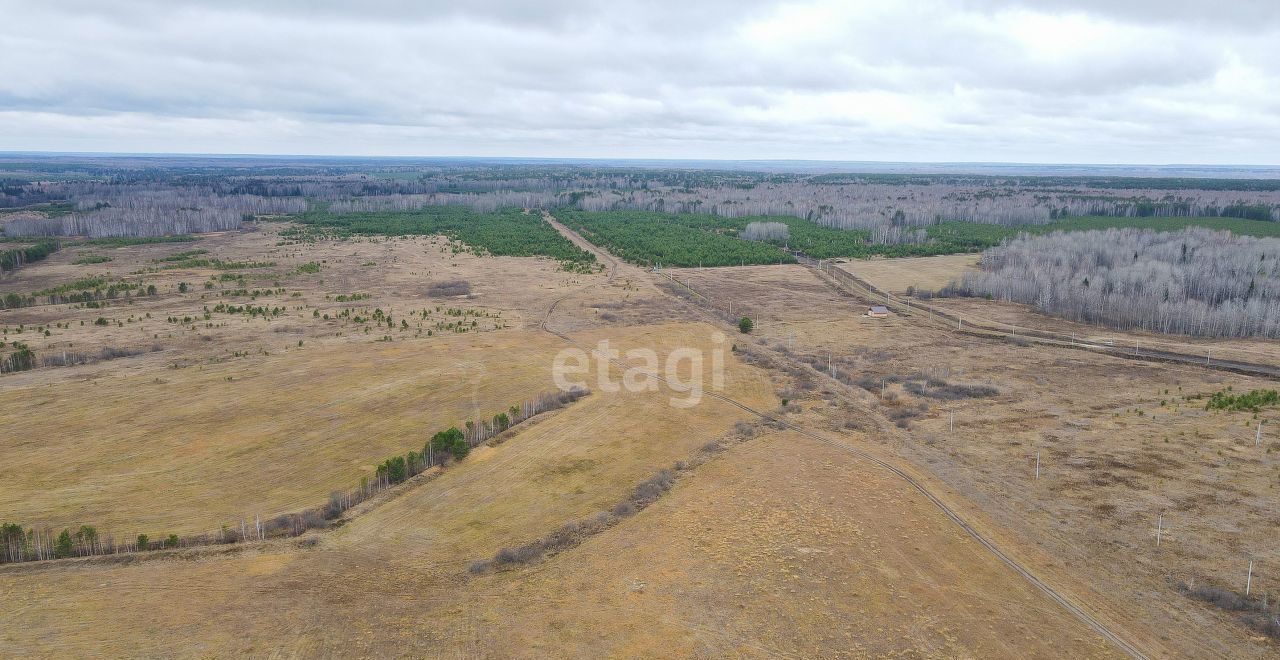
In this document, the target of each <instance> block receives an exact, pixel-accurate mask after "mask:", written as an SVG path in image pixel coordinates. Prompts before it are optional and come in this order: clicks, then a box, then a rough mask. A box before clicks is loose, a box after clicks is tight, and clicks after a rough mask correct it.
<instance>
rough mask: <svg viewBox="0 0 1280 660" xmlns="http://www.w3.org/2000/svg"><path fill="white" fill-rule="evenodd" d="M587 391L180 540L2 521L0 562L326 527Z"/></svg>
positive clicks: (474, 427)
mask: <svg viewBox="0 0 1280 660" xmlns="http://www.w3.org/2000/svg"><path fill="white" fill-rule="evenodd" d="M589 393H590V392H589V391H588V390H586V389H580V388H575V389H572V390H568V391H555V392H548V393H544V394H541V395H539V396H537V397H535V398H534V399H531V400H529V401H525V402H524V403H522V404H520V405H516V406H511V408H510V409H508V410H507V411H505V412H502V413H498V414H497V415H494V416H493V417H492V418H491V419H490V420H488V421H481V422H478V423H477V422H470V421H468V422H467V423H466V424H464V425H463V428H457V427H451V428H449V429H447V430H444V431H440V432H439V433H436V434H435V435H433V436H432V437H431V439H430V440H428V441H427V443H426V444H425V445H424V446H423V448H422V451H421V452H417V451H411V452H409V453H408V454H406V455H403V456H395V457H392V458H390V459H387V460H386V461H384V462H383V463H382V464H381V465H379V466H378V467H377V469H376V470H375V473H374V478H373V479H372V480H370V479H369V478H368V477H365V478H364V479H362V480H361V482H360V486H359V487H358V488H355V489H353V490H350V491H347V492H343V491H335V492H333V493H331V494H330V495H329V501H328V502H327V503H326V504H325V505H324V506H321V507H317V508H314V509H307V510H305V511H301V512H295V513H286V514H282V515H279V516H276V517H274V518H268V519H266V520H263V519H261V518H259V517H255V518H254V519H253V520H247V519H246V520H242V521H240V522H239V524H238V525H223V526H222V528H221V529H219V530H218V531H217V532H213V533H208V534H197V535H193V536H186V537H179V536H178V535H176V534H170V535H168V536H167V537H164V538H162V539H152V538H150V537H148V536H147V535H146V534H139V535H138V536H137V538H136V539H132V540H126V541H120V542H117V541H116V539H115V538H114V537H113V536H110V535H102V534H99V533H98V531H97V530H96V529H95V528H93V527H90V526H88V525H84V526H82V527H80V529H79V530H77V531H71V530H70V529H64V530H62V532H61V533H58V534H54V532H53V530H51V529H48V528H45V529H40V530H37V529H35V528H23V526H22V525H18V524H12V523H5V524H3V525H0V563H14V562H25V561H40V560H45V559H63V558H67V557H88V556H95V555H113V554H119V553H127V552H142V551H146V550H160V549H168V548H179V547H194V546H202V545H215V544H221V543H238V542H243V541H255V540H265V539H268V538H276V537H287V536H298V535H300V534H302V533H303V532H305V531H307V530H308V529H314V528H318V527H326V526H328V525H329V524H330V523H331V521H333V520H335V519H337V518H338V517H340V516H341V515H342V514H343V513H344V512H345V511H346V510H347V509H350V508H351V507H353V506H355V505H357V504H359V503H361V502H364V501H365V500H368V499H369V498H370V497H373V496H374V495H376V494H378V493H380V492H382V491H384V490H386V489H388V488H391V487H392V486H395V485H396V484H399V483H402V482H404V481H405V480H407V479H409V478H410V477H413V476H415V475H417V474H420V473H421V472H423V471H425V470H427V469H428V468H431V467H434V466H444V465H446V464H448V463H449V462H451V461H460V460H462V459H463V458H466V456H467V455H468V454H469V453H470V452H471V450H472V449H473V448H474V447H475V446H476V445H479V444H480V443H483V442H487V441H489V440H490V439H492V438H493V437H494V436H496V435H497V434H499V433H501V432H503V431H505V430H507V429H509V428H511V427H513V426H515V425H516V424H519V423H520V422H523V421H525V420H526V419H529V418H530V417H533V416H534V415H537V414H539V413H543V412H547V411H550V410H555V409H558V408H562V407H564V406H565V405H567V404H569V403H572V402H573V401H576V400H578V399H580V398H582V397H584V396H586V395H587V394H589Z"/></svg>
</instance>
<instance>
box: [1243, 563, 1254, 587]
mask: <svg viewBox="0 0 1280 660" xmlns="http://www.w3.org/2000/svg"><path fill="white" fill-rule="evenodd" d="M1252 589H1253V560H1252V559H1250V560H1249V577H1247V578H1245V581H1244V595H1246V596H1248V595H1249V592H1250V591H1251V590H1252Z"/></svg>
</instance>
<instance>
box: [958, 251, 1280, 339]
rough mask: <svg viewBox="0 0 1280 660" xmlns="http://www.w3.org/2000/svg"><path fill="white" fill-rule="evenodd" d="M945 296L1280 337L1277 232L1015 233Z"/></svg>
mask: <svg viewBox="0 0 1280 660" xmlns="http://www.w3.org/2000/svg"><path fill="white" fill-rule="evenodd" d="M980 265H981V270H979V271H977V272H971V273H968V274H966V275H965V276H964V277H963V278H962V279H961V281H959V282H958V283H956V284H954V285H952V286H951V287H949V288H948V289H947V290H944V291H943V292H942V293H943V294H944V295H968V296H982V297H989V298H993V299H998V300H1004V301H1011V302H1019V303H1027V304H1030V305H1034V306H1035V307H1036V309H1039V310H1040V311H1043V312H1046V313H1048V314H1052V315H1055V316H1059V317H1062V318H1066V319H1069V320H1072V321H1078V322H1082V323H1093V324H1097V325H1102V326H1106V327H1109V328H1114V329H1130V328H1138V329H1142V330H1147V331H1150V332H1162V333H1172V334H1181V335H1189V336H1193V337H1266V338H1272V339H1274V338H1277V337H1280V239H1274V238H1253V237H1248V236H1237V235H1234V234H1231V233H1229V232H1214V231H1209V230H1206V229H1186V230H1183V231H1178V232H1165V233H1157V232H1153V231H1147V230H1138V229H1112V230H1108V231H1089V232H1075V233H1054V234H1048V235H1044V236H1022V237H1019V238H1017V239H1013V240H1010V241H1007V242H1006V243H1005V244H1003V245H1000V246H999V247H995V248H992V249H990V250H987V251H986V252H984V253H983V255H982V260H981V264H980Z"/></svg>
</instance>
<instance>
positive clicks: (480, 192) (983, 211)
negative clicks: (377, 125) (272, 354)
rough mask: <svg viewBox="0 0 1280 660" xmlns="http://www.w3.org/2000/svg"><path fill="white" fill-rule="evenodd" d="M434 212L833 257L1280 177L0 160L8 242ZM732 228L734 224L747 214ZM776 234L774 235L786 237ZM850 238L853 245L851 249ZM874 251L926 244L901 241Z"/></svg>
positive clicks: (1259, 198) (1194, 209) (1224, 210)
mask: <svg viewBox="0 0 1280 660" xmlns="http://www.w3.org/2000/svg"><path fill="white" fill-rule="evenodd" d="M433 207H465V208H469V209H471V210H472V211H477V212H494V211H498V210H500V209H509V208H539V209H556V210H573V211H590V212H612V213H623V212H626V213H651V214H661V215H663V216H664V217H672V216H685V215H692V216H702V217H716V218H724V219H728V220H734V219H746V220H748V221H760V222H785V223H786V224H788V225H789V231H790V234H791V240H792V246H791V247H796V245H797V243H798V244H799V245H801V246H803V245H805V241H806V239H805V237H804V236H803V235H802V234H804V233H805V232H806V231H807V232H808V233H809V234H811V235H813V234H814V230H811V229H809V228H811V227H817V228H831V229H839V230H853V231H855V232H857V233H856V234H855V236H857V237H858V238H857V239H856V241H855V242H854V243H849V242H847V241H845V240H844V239H841V240H836V241H834V242H835V243H842V244H845V247H840V248H831V249H827V251H826V254H828V256H866V255H867V254H879V253H884V254H897V253H902V254H938V253H945V252H954V251H957V250H977V249H982V248H984V247H989V246H990V245H994V244H996V243H998V242H999V241H1000V240H1001V239H1003V238H1006V237H1009V236H1012V235H1015V234H1016V233H1017V232H1016V231H999V230H997V231H995V232H991V233H988V234H986V235H984V233H983V232H982V231H981V230H980V229H972V228H970V227H969V225H981V226H984V227H997V228H1007V227H1019V228H1035V227H1041V226H1051V225H1056V224H1060V223H1064V222H1067V223H1070V222H1073V221H1076V220H1078V219H1080V218H1087V217H1093V218H1113V219H1119V220H1124V221H1125V224H1128V225H1141V224H1144V223H1145V221H1146V220H1151V221H1153V222H1154V221H1157V220H1169V219H1173V220H1180V219H1192V218H1196V219H1199V218H1212V219H1218V220H1229V221H1238V222H1241V223H1249V222H1254V223H1266V224H1272V223H1274V222H1276V221H1277V220H1280V181H1274V180H1258V179H1238V180H1233V179H1195V178H1125V177H1108V176H1080V177H1070V176H1044V177H1035V176H990V175H988V176H966V175H956V174H884V173H881V174H806V173H788V172H749V171H740V170H728V171H721V170H714V169H678V168H643V167H620V166H619V167H609V166H600V165H586V164H582V165H567V164H502V163H496V162H489V163H486V162H482V161H457V162H419V163H409V162H402V161H396V160H391V159H384V160H369V159H366V160H360V159H329V160H325V159H274V160H273V159H269V158H261V159H252V158H243V159H231V158H221V159H219V158H178V157H103V158H96V159H94V158H76V157H56V156H51V157H31V158H30V159H27V160H23V158H22V157H18V156H12V157H6V158H3V159H0V226H3V234H4V236H5V237H6V238H7V239H8V240H13V239H14V238H15V237H30V236H52V237H58V236H89V237H139V236H163V235H179V234H190V233H200V232H209V231H226V230H234V229H238V228H240V227H241V226H242V225H243V223H246V222H254V221H257V220H260V219H264V218H272V217H278V216H300V215H304V214H308V213H315V212H324V213H328V214H330V215H335V216H339V215H346V214H388V213H402V212H409V211H419V210H422V209H425V208H433ZM615 217H620V216H615ZM638 217H642V216H638ZM792 220H798V221H802V222H803V224H799V225H798V224H796V223H795V222H792ZM730 224H732V225H734V227H735V228H734V232H735V235H736V232H737V231H740V230H741V229H744V228H745V224H746V223H730ZM1195 224H1201V221H1199V220H1197V221H1196V222H1195ZM798 227H799V228H800V229H801V231H799V232H798V230H797V228H798ZM1233 229H1234V228H1233ZM774 231H775V234H771V235H770V236H768V237H766V238H769V239H770V240H773V239H774V238H776V236H778V234H776V231H777V230H776V229H775V230H774ZM1252 233H1258V232H1252ZM811 237H812V236H811ZM783 242H784V243H785V240H784V241H783ZM829 243H832V240H828V238H821V240H816V241H812V242H811V245H812V246H813V249H814V250H818V251H821V250H823V249H824V248H823V246H824V245H826V244H829ZM855 243H856V245H857V246H858V247H857V249H854V248H852V247H849V246H852V245H854V244H855ZM867 246H918V247H917V248H915V249H911V250H901V251H899V252H893V251H887V250H876V249H868V248H867ZM930 246H932V247H930ZM801 249H804V248H803V247H801Z"/></svg>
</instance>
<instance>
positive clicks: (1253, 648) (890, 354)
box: [679, 266, 1280, 657]
mask: <svg viewBox="0 0 1280 660" xmlns="http://www.w3.org/2000/svg"><path fill="white" fill-rule="evenodd" d="M768 270H769V272H768V273H763V272H758V271H753V270H752V269H717V270H703V271H694V270H690V271H685V272H683V273H681V274H680V275H679V278H680V279H681V280H682V281H686V282H688V283H690V284H691V285H692V286H694V287H695V288H696V289H697V290H698V291H699V292H701V293H703V294H705V295H707V296H709V297H711V298H712V299H714V300H717V301H720V300H726V299H731V298H732V299H750V300H752V301H755V303H756V304H757V305H759V307H760V309H759V310H758V311H759V312H760V316H761V333H760V334H761V335H762V336H763V338H764V339H765V341H766V342H767V343H768V344H769V345H772V346H775V347H777V348H779V349H787V350H789V351H792V352H794V353H796V354H799V355H810V356H813V357H816V358H818V359H819V360H820V361H821V362H825V361H826V360H827V359H828V356H829V355H831V356H834V358H833V361H834V362H835V364H836V365H837V368H838V369H839V370H841V371H847V372H849V373H852V374H854V375H855V377H864V376H865V377H867V378H869V379H870V382H872V383H878V382H879V381H880V379H881V378H887V379H888V381H889V382H888V383H887V384H886V386H885V392H884V396H881V394H880V389H879V387H878V386H875V385H873V386H872V387H871V389H870V391H867V390H862V389H860V388H859V389H858V390H856V392H855V393H854V394H853V395H852V396H856V397H858V398H859V399H860V400H861V401H863V402H864V403H865V405H866V406H868V407H869V409H870V410H871V411H872V412H873V413H877V414H876V415H875V417H878V418H880V419H883V417H882V416H881V415H886V416H887V415H892V414H893V413H895V412H896V411H908V412H912V413H913V416H910V417H908V418H907V426H908V428H907V429H893V428H887V429H886V428H884V427H883V426H882V427H880V428H879V431H880V432H879V433H878V434H877V435H878V436H879V439H880V441H881V442H883V443H885V446H886V448H887V450H890V451H892V452H893V453H894V455H897V456H901V457H902V458H905V459H909V460H910V461H911V462H912V463H914V464H916V465H921V466H924V467H925V468H926V469H927V470H928V471H929V472H930V473H932V474H933V475H935V476H936V477H937V478H938V479H940V480H941V481H942V482H944V483H945V484H947V487H949V488H954V489H955V490H956V491H957V492H958V493H960V494H962V495H963V497H964V498H965V499H966V500H968V501H970V502H972V503H973V505H974V506H975V507H977V508H979V509H981V510H982V514H983V515H989V516H991V517H992V519H993V520H994V521H995V523H996V524H997V525H998V527H999V528H1001V529H1005V530H1010V531H1012V532H1016V534H1014V535H1013V536H1012V537H1011V538H1010V539H1009V540H1010V542H1011V543H1019V544H1024V545H1026V546H1029V548H1030V549H1031V550H1032V551H1033V552H1036V553H1039V552H1045V553H1047V556H1048V557H1050V558H1051V559H1050V563H1048V564H1047V565H1045V566H1044V567H1043V570H1046V571H1048V572H1050V573H1052V574H1055V575H1056V576H1057V577H1058V579H1059V580H1060V584H1073V583H1074V584H1075V585H1076V587H1077V588H1079V589H1081V590H1082V591H1081V595H1082V597H1084V595H1085V594H1088V597H1087V599H1086V600H1088V601H1090V602H1094V603H1095V604H1099V603H1103V604H1105V607H1106V608H1107V609H1109V610H1110V611H1111V612H1112V613H1113V614H1114V616H1115V617H1116V618H1117V619H1118V620H1119V621H1122V622H1124V623H1123V625H1125V626H1126V627H1129V626H1132V627H1131V628H1130V631H1131V634H1133V635H1134V636H1135V637H1138V638H1140V639H1145V641H1146V642H1147V643H1148V644H1149V645H1150V646H1149V648H1152V649H1164V650H1165V652H1166V653H1168V654H1173V655H1191V656H1199V657H1203V656H1206V655H1208V656H1222V655H1234V656H1236V657H1241V656H1243V657H1250V656H1260V655H1265V654H1268V653H1270V652H1272V650H1274V649H1273V645H1272V643H1270V642H1265V641H1262V638H1260V637H1255V636H1253V635H1251V634H1249V631H1247V630H1246V629H1244V628H1243V627H1241V626H1239V625H1238V624H1236V623H1234V622H1232V621H1230V620H1229V618H1228V617H1225V616H1224V615H1223V614H1222V613H1221V612H1220V611H1216V610H1212V609H1210V608H1209V607H1207V606H1205V605H1203V604H1201V603H1199V602H1197V601H1192V600H1190V599H1188V598H1186V597H1185V596H1183V595H1181V594H1179V593H1178V592H1177V590H1176V589H1175V588H1174V585H1175V583H1176V582H1178V581H1198V582H1199V583H1205V582H1210V583H1213V584H1220V585H1227V586H1230V587H1232V588H1236V589H1239V590H1241V591H1243V589H1244V586H1245V585H1244V579H1245V572H1246V570H1247V567H1248V562H1249V559H1251V558H1252V559H1254V560H1255V571H1259V570H1267V571H1273V570H1275V569H1273V568H1271V567H1275V566H1280V553H1277V550H1276V549H1275V548H1274V544H1272V543H1271V542H1270V539H1272V538H1273V537H1274V534H1275V530H1276V525H1277V524H1278V523H1280V521H1278V520H1277V519H1276V518H1275V513H1274V512H1275V511H1276V510H1280V491H1277V484H1278V483H1280V436H1277V435H1276V431H1275V430H1274V429H1276V428H1280V414H1277V411H1275V410H1271V411H1264V412H1263V413H1262V414H1261V415H1259V416H1258V419H1255V418H1254V415H1253V414H1252V413H1227V412H1207V411H1205V410H1204V409H1203V407H1204V406H1203V401H1186V400H1184V399H1183V397H1184V396H1186V395H1189V394H1208V393H1212V392H1215V391H1219V390H1222V389H1225V388H1227V387H1231V388H1232V389H1233V391H1237V392H1242V391H1248V390H1250V389H1261V388H1273V387H1274V384H1273V383H1271V382H1269V381H1265V380H1261V379H1254V378H1248V377H1244V376H1238V375H1234V374H1228V373H1221V372H1216V371H1212V370H1207V369H1199V368H1195V367H1183V366H1174V365H1165V364H1153V363H1143V362H1134V361H1129V360H1124V359H1122V358H1115V357H1108V356H1103V355H1097V354H1093V353H1088V352H1083V351H1073V350H1069V349H1058V348H1051V347H1041V346H1028V347H1023V346H1018V345H1015V344H1010V343H1006V342H1003V341H998V340H987V339H979V338H975V337H971V336H967V335H959V334H955V333H951V332H948V331H946V330H941V329H938V328H935V327H932V326H921V325H918V324H915V323H913V322H912V321H911V319H908V318H906V317H902V316H898V315H895V316H892V317H890V318H889V319H883V320H871V319H865V318H859V317H858V316H857V315H858V314H860V313H861V311H862V310H864V309H865V305H866V301H863V300H858V299H856V298H842V297H840V296H838V295H835V294H834V293H833V292H832V291H831V290H830V289H826V290H825V291H824V289H823V288H821V283H820V282H819V281H818V280H817V279H816V278H815V277H814V276H812V275H811V274H809V273H808V272H806V271H804V270H803V269H801V268H800V267H798V266H797V267H785V270H784V268H773V269H768ZM731 271H732V272H731ZM784 273H785V274H784ZM766 291H767V292H768V293H766ZM815 319H827V320H826V321H818V320H815ZM793 337H794V339H793ZM914 374H921V375H928V376H932V377H935V378H939V379H944V380H946V381H949V382H952V383H960V384H977V385H988V386H992V387H995V388H996V390H997V391H998V394H996V395H995V396H992V397H983V398H970V399H960V400H954V401H946V400H941V401H940V400H935V399H931V398H929V397H926V396H917V395H915V394H912V393H910V392H908V391H907V390H906V389H904V386H903V384H902V383H894V382H893V377H895V376H898V377H905V376H910V375H914ZM921 404H923V406H927V409H924V410H921V409H920V407H921ZM953 413H954V415H955V431H954V432H952V431H951V430H950V428H951V415H952V414H953ZM1259 421H1262V422H1265V424H1264V430H1265V431H1266V432H1265V433H1264V436H1263V441H1262V443H1261V446H1260V447H1254V440H1255V431H1256V425H1257V423H1258V422H1259ZM1037 450H1039V452H1040V456H1041V463H1042V471H1041V478H1040V480H1039V481H1037V480H1036V479H1035V457H1036V452H1037ZM1160 515H1163V516H1164V523H1163V524H1164V525H1166V526H1169V527H1170V528H1172V531H1171V532H1170V533H1169V535H1168V536H1165V537H1163V539H1162V544H1161V546H1160V548H1159V549H1157V548H1156V547H1155V531H1156V520H1157V517H1158V516H1160ZM1175 520H1176V522H1173V521H1175ZM1262 566H1266V567H1268V568H1267V569H1260V568H1259V567H1262ZM1260 575H1261V574H1260V573H1259V572H1255V574H1254V583H1253V588H1254V589H1274V590H1276V591H1280V582H1275V581H1274V580H1275V579H1276V578H1275V577H1274V575H1273V573H1270V572H1268V573H1267V574H1266V575H1267V576H1268V577H1265V578H1263V577H1260ZM1264 585H1265V586H1264ZM1164 621H1174V622H1177V623H1176V624H1171V625H1167V626H1166V625H1158V624H1157V623H1156V622H1164ZM1144 628H1145V630H1144Z"/></svg>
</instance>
